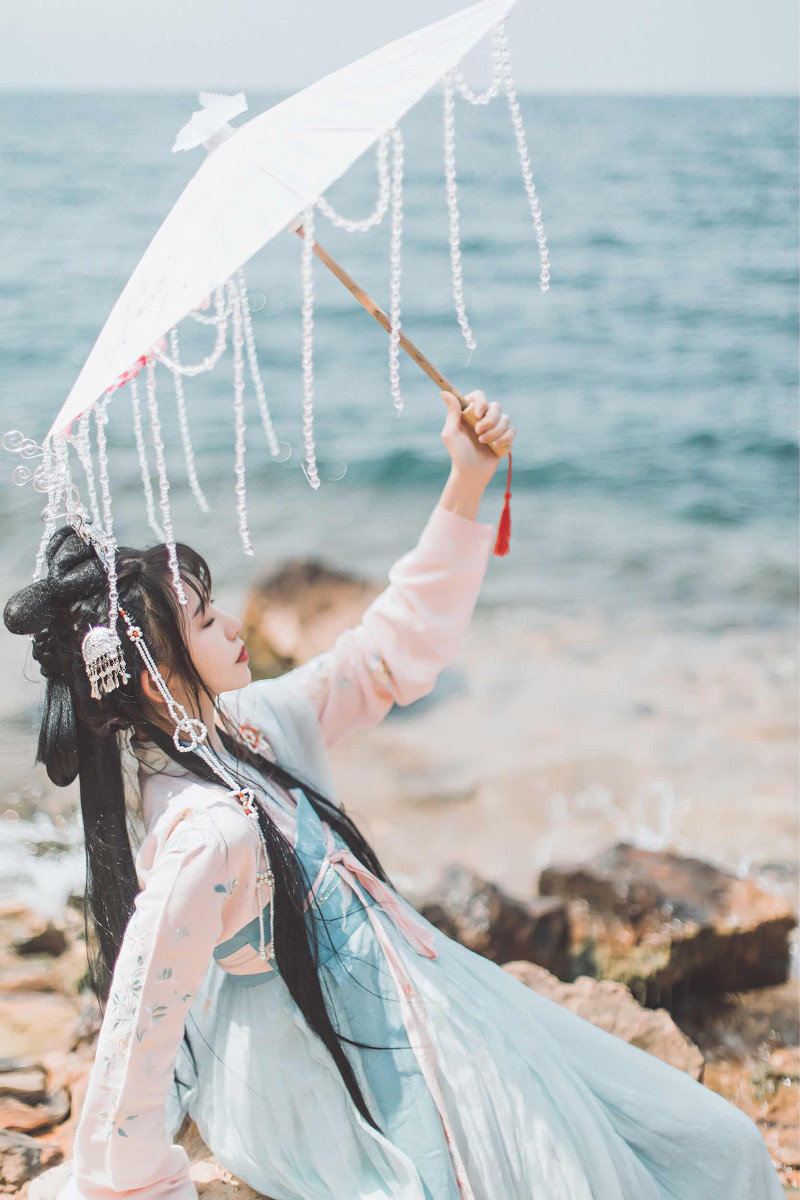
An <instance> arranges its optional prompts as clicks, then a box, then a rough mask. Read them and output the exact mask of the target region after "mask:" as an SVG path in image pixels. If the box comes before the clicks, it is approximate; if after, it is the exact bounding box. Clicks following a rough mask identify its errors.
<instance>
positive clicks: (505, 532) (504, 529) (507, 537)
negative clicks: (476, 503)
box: [494, 450, 511, 557]
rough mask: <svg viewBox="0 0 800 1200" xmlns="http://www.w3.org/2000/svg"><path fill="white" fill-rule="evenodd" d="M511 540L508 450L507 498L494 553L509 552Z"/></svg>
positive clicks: (509, 457)
mask: <svg viewBox="0 0 800 1200" xmlns="http://www.w3.org/2000/svg"><path fill="white" fill-rule="evenodd" d="M510 542H511V451H510V450H509V452H508V479H507V480H506V499H505V504H504V505H503V511H502V512H501V514H500V522H499V524H498V526H497V539H496V541H495V543H494V553H495V554H496V555H497V556H498V557H502V556H503V555H504V554H508V548H509V545H510Z"/></svg>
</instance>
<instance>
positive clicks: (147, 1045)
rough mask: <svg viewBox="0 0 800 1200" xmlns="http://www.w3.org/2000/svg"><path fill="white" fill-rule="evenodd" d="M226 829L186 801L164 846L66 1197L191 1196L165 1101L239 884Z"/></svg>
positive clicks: (142, 907)
mask: <svg viewBox="0 0 800 1200" xmlns="http://www.w3.org/2000/svg"><path fill="white" fill-rule="evenodd" d="M228 874H229V869H228V856H227V851H226V846H225V842H224V840H223V837H222V835H221V834H220V833H219V832H218V831H217V829H216V826H215V824H214V821H213V819H212V818H211V817H210V815H209V814H208V813H204V812H201V811H195V810H193V809H187V810H185V812H184V813H183V815H182V817H181V818H180V819H179V820H178V822H177V823H176V824H175V825H174V827H173V828H172V829H171V831H170V832H169V833H168V834H167V835H166V837H165V840H164V841H163V843H162V844H161V845H160V846H159V847H158V849H157V851H156V854H155V857H154V860H153V865H152V867H151V869H150V871H149V873H148V875H147V878H146V883H145V886H144V888H143V889H142V891H141V892H139V894H138V895H137V897H136V901H135V907H134V911H133V914H132V916H131V919H130V921H129V923H128V927H127V929H126V931H125V935H124V938H123V941H122V946H121V949H120V953H119V956H118V958H117V962H116V966H115V968H114V974H113V978H112V982H111V989H110V992H109V998H108V1003H107V1005H106V1010H105V1014H104V1017H103V1023H102V1026H101V1029H100V1034H99V1038H98V1043H97V1051H96V1055H95V1060H94V1063H93V1065H92V1069H91V1072H90V1076H89V1083H88V1088H87V1092H86V1097H85V1100H84V1104H83V1109H82V1111H81V1115H80V1120H79V1122H78V1127H77V1130H76V1135H75V1144H74V1151H73V1176H72V1180H71V1182H70V1184H69V1185H68V1187H67V1188H66V1189H65V1190H64V1191H62V1193H61V1195H60V1197H59V1200H113V1198H115V1197H117V1196H119V1195H122V1194H124V1195H125V1196H126V1198H128V1200H130V1198H133V1197H135V1198H136V1200H157V1198H158V1200H161V1198H163V1197H167V1196H169V1200H195V1197H196V1196H197V1189H196V1187H195V1185H194V1183H193V1181H192V1179H191V1177H190V1174H189V1159H188V1156H187V1154H186V1151H185V1150H184V1149H183V1147H182V1146H177V1145H173V1144H172V1138H171V1137H170V1135H169V1133H168V1132H167V1101H168V1096H169V1092H170V1088H171V1085H172V1079H173V1071H174V1067H175V1060H176V1057H177V1053H178V1049H179V1046H180V1042H181V1039H182V1037H183V1027H184V1020H185V1017H186V1013H187V1010H188V1008H189V1006H190V1004H191V1002H192V1000H193V999H194V997H195V994H196V993H197V991H198V989H199V988H200V985H201V984H202V981H203V978H204V976H205V973H206V970H207V967H208V964H209V962H210V960H211V956H212V951H213V949H214V946H215V945H216V943H217V942H218V941H219V937H220V933H221V929H222V909H223V905H224V903H225V900H226V897H227V896H228V894H229V893H230V891H231V890H232V889H233V887H234V886H235V882H236V881H235V880H232V879H229V878H228Z"/></svg>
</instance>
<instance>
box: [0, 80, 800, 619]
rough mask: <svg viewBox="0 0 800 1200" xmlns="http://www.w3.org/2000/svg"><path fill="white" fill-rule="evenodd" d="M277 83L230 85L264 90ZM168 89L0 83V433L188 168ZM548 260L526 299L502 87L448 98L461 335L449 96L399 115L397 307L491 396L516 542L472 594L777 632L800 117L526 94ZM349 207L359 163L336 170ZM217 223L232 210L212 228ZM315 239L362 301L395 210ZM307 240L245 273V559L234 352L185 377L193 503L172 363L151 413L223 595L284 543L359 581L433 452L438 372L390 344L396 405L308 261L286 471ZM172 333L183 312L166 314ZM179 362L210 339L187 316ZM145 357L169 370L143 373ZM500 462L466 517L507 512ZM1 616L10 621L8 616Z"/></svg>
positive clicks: (11, 519) (81, 337)
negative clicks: (264, 399)
mask: <svg viewBox="0 0 800 1200" xmlns="http://www.w3.org/2000/svg"><path fill="white" fill-rule="evenodd" d="M278 98H279V97H276V96H270V95H261V96H257V95H250V97H249V101H250V111H251V112H253V113H254V112H258V111H261V110H262V109H264V108H266V107H267V106H268V105H269V104H270V103H273V102H274V101H275V100H276V99H278ZM194 104H195V101H194V98H193V97H192V96H189V95H186V96H183V95H135V96H134V95H91V96H90V95H85V96H80V95H70V96H55V95H53V96H47V95H45V96H27V95H26V96H21V95H9V94H7V95H4V96H2V97H0V147H1V148H2V149H0V212H1V213H2V230H3V233H2V246H3V252H2V255H0V305H1V306H2V321H0V356H1V357H2V364H3V370H2V374H1V375H0V389H2V390H1V392H0V412H1V413H2V430H3V431H5V430H8V429H12V428H18V429H21V430H22V431H23V432H24V433H25V434H26V435H28V436H30V437H33V438H35V439H37V440H41V438H42V436H43V435H44V433H45V432H46V430H47V428H48V427H49V424H50V421H51V420H52V418H53V417H54V415H55V413H56V412H57V410H58V409H59V408H60V406H61V404H62V402H63V400H64V398H65V396H66V394H67V392H68V391H69V389H70V387H71V385H72V383H73V382H74V379H75V377H76V376H77V374H78V371H79V369H80V367H81V366H82V364H83V362H84V360H85V358H86V355H87V354H88V352H89V350H90V348H91V346H92V344H93V341H94V339H95V338H96V336H97V334H98V333H99V330H100V328H101V326H102V324H103V322H104V320H105V318H106V316H107V314H108V312H109V310H110V308H111V306H112V304H113V302H114V300H115V299H116V297H117V295H118V294H119V292H120V290H121V288H122V286H123V285H124V283H125V281H126V280H127V278H128V276H129V274H130V272H131V271H132V269H133V268H134V266H135V264H136V262H137V261H138V258H139V256H140V255H141V253H142V252H143V251H144V249H145V247H146V245H147V244H148V242H149V240H150V238H151V236H152V235H153V233H154V232H155V230H156V229H157V227H158V225H159V224H160V222H161V220H162V219H163V217H164V216H165V215H166V213H167V211H168V210H169V208H170V206H171V204H172V203H173V202H174V200H175V199H176V198H177V196H178V195H179V193H180V191H181V190H182V188H183V187H184V185H185V184H186V182H187V181H188V179H189V178H190V177H191V175H192V173H193V172H194V170H196V168H197V166H198V165H199V163H200V162H201V154H202V152H201V151H195V152H193V153H189V154H181V155H173V154H171V153H170V146H171V144H172V140H173V137H174V134H175V132H176V130H177V128H178V127H179V126H180V125H181V124H182V123H183V121H184V120H185V119H186V118H187V116H188V114H189V112H190V111H191V109H192V108H193V106H194ZM522 104H523V115H524V118H525V123H526V128H527V132H528V139H529V146H530V152H531V158H532V162H533V168H534V178H535V181H536V185H537V190H538V193H539V197H540V201H541V206H542V213H543V219H544V224H545V230H546V233H547V236H548V242H549V247H550V258H551V264H552V274H551V287H550V291H549V292H548V293H547V294H543V293H541V292H540V290H539V287H538V258H537V254H536V243H535V238H534V235H533V228H532V222H531V219H530V214H529V212H528V208H527V204H526V200H525V195H524V191H523V188H522V183H521V179H520V173H519V166H518V161H517V158H516V154H515V149H514V143H513V136H512V130H511V125H510V121H509V116H508V110H507V108H506V107H505V106H504V103H503V102H502V101H501V100H498V101H495V103H494V104H493V105H490V106H489V107H488V108H485V109H484V108H481V109H475V108H471V107H468V106H467V105H465V104H463V103H461V102H459V105H458V108H457V160H458V164H459V189H460V200H461V226H462V235H463V241H462V248H463V271H464V289H465V295H466V301H467V310H468V313H469V317H470V320H471V323H472V326H473V329H474V331H475V334H476V337H477V341H478V348H477V350H476V351H475V352H474V353H473V354H472V356H471V360H470V361H469V362H467V358H468V355H467V351H466V349H465V347H464V343H463V341H462V339H461V336H460V333H459V330H458V325H457V323H456V319H455V313H454V309H453V303H452V296H451V291H450V277H449V263H448V249H447V210H446V206H445V193H444V182H443V168H442V130H441V99H440V97H438V96H435V95H432V96H430V97H428V98H426V100H425V101H423V102H422V104H420V105H419V106H418V107H417V108H416V109H415V110H414V111H413V112H412V113H411V114H409V116H408V117H407V118H406V119H405V120H404V122H403V126H402V128H403V132H404V135H405V142H406V174H405V212H404V234H405V236H404V255H403V322H404V327H405V329H406V330H407V332H408V333H409V334H410V336H411V337H412V338H413V339H414V340H416V341H417V343H418V344H419V345H420V347H421V348H422V349H423V350H424V351H425V352H426V353H427V354H428V355H429V357H431V358H432V359H433V360H434V361H435V362H436V363H437V364H438V365H439V366H440V368H441V369H442V370H443V371H444V372H445V374H446V375H448V376H449V377H450V378H451V379H452V380H453V382H454V383H455V384H456V385H457V386H458V387H460V388H461V389H462V390H463V391H469V390H471V389H472V388H476V387H480V388H482V389H483V390H484V391H485V392H486V394H487V396H488V397H489V398H491V399H497V400H499V401H500V402H501V403H502V405H503V406H504V408H505V409H506V410H507V411H508V413H509V414H510V416H511V419H512V422H513V424H514V425H515V426H516V427H517V429H518V431H519V432H518V437H517V440H516V443H515V447H514V474H513V500H512V515H513V536H512V551H511V554H510V556H509V557H507V558H505V559H493V560H492V562H491V563H490V567H489V571H488V573H487V578H486V583H485V587H484V591H483V593H482V603H483V604H486V605H509V606H513V607H524V606H531V607H533V608H538V609H542V610H545V611H548V612H552V611H559V612H573V611H574V612H578V611H583V610H586V609H587V608H590V609H591V610H592V611H594V612H597V613H601V614H602V613H607V614H613V615H614V616H616V617H618V618H619V617H620V616H621V617H622V618H623V619H624V616H625V614H626V613H630V612H634V611H639V610H644V609H647V610H658V611H660V612H661V613H662V614H663V615H664V616H665V617H667V619H668V620H669V621H671V622H673V623H677V624H680V625H683V626H691V627H695V628H702V629H706V630H709V631H713V630H719V629H723V628H726V627H730V626H740V625H741V626H747V625H759V626H765V625H767V626H769V625H785V624H787V623H791V622H792V621H793V620H794V619H795V615H796V604H797V541H796V531H797V508H798V456H797V452H798V429H797V417H798V414H797V388H798V378H797V366H798V357H797V352H798V340H797V339H798V277H797V258H798V235H797V201H798V196H797V190H798V189H797V178H798V170H797V167H798V129H797V109H796V104H795V102H794V101H793V100H792V99H790V98H786V99H781V98H769V99H768V98H726V97H703V98H699V97H659V98H645V97H603V98H597V97H536V96H527V97H524V98H523V101H522ZM329 195H330V198H331V200H332V201H333V202H334V203H335V204H337V206H338V207H339V208H340V209H341V210H343V211H345V212H346V213H348V214H353V215H362V214H364V213H366V212H367V211H369V210H370V209H371V207H372V204H373V201H374V195H375V169H374V157H373V156H372V155H371V154H368V155H366V156H365V157H364V158H363V159H362V160H360V161H359V162H358V163H357V164H356V165H355V166H354V167H353V169H352V170H351V171H350V172H349V174H348V175H347V176H346V177H345V178H344V179H343V180H342V181H340V182H339V183H337V184H336V185H335V187H334V188H333V189H332V190H331V192H330V194H329ZM223 219H224V218H223ZM317 232H318V236H319V238H320V240H321V241H323V243H324V244H325V245H327V246H328V247H329V248H330V249H331V250H332V252H333V253H334V254H335V255H337V256H338V257H339V258H340V259H341V261H342V262H343V263H344V264H345V265H346V266H347V268H348V269H349V270H350V271H351V273H352V274H353V275H354V276H355V277H356V278H357V279H358V280H359V281H361V282H363V284H364V285H365V286H366V287H367V288H368V290H370V291H371V292H372V294H373V295H374V296H375V298H376V299H377V300H378V301H379V302H381V303H383V304H384V305H386V304H387V302H388V222H385V223H384V225H383V226H382V227H381V228H379V229H378V230H376V231H372V232H371V233H370V234H367V235H348V234H345V233H343V232H342V231H340V230H338V229H334V228H332V227H330V226H329V225H328V223H327V222H326V221H325V220H324V219H323V218H322V217H321V216H320V217H319V219H318V227H317ZM299 251H300V241H299V239H297V238H295V237H292V236H290V235H288V234H287V235H283V236H281V237H279V238H278V239H276V240H275V241H273V242H272V243H271V244H270V245H269V246H267V247H266V248H265V249H264V250H262V251H261V252H260V253H259V254H258V255H256V256H255V258H254V259H253V260H251V262H250V264H249V265H248V267H247V275H248V281H249V286H250V290H251V295H252V298H253V304H254V307H255V309H256V311H255V313H254V325H255V330H256V338H257V342H258V347H259V353H260V358H261V365H262V373H263V377H264V380H265V384H266V388H267V393H268V396H269V400H270V404H271V407H272V411H273V416H274V420H275V425H276V428H277V431H278V436H279V437H280V439H281V440H282V441H285V442H288V443H290V444H291V446H292V447H293V452H292V455H291V457H290V458H289V460H288V462H286V463H283V464H279V463H275V462H273V461H272V460H271V459H270V456H269V452H268V449H267V445H266V442H265V439H264V437H263V433H262V432H261V429H260V426H259V423H258V414H257V409H256V405H255V399H254V397H253V395H252V392H248V395H247V404H248V411H247V420H248V424H249V427H250V430H251V432H250V437H249V441H248V447H249V448H248V456H247V467H248V496H249V505H250V528H251V534H252V538H253V544H254V547H255V555H254V556H253V557H252V558H250V557H247V556H246V555H244V554H243V552H242V549H241V545H240V543H239V540H238V533H237V521H236V511H235V492H234V484H235V476H234V472H233V437H234V433H233V419H232V411H231V398H232V396H231V393H232V389H231V378H232V376H231V363H230V357H229V355H228V356H226V358H225V359H224V360H223V362H222V363H221V364H220V366H219V367H218V368H217V370H216V371H215V372H214V373H213V375H210V376H205V377H200V378H199V379H195V380H189V381H187V383H186V394H187V403H188V407H189V414H190V422H191V428H192V435H193V439H194V443H195V448H196V454H197V465H198V472H199V475H200V479H201V483H202V485H203V487H204V489H205V491H206V494H207V497H208V499H209V502H210V503H211V508H212V512H211V515H210V516H208V517H205V516H203V515H202V514H201V513H199V512H198V510H197V508H196V506H195V505H194V501H193V499H192V497H191V494H190V491H189V488H188V486H187V483H186V478H185V472H184V469H183V463H182V458H181V455H180V451H179V442H178V429H177V422H176V421H175V417H174V405H173V403H172V399H171V386H170V379H169V377H168V375H167V374H166V372H163V374H162V375H161V393H160V394H161V400H162V420H163V422H164V438H165V442H166V445H167V454H168V459H169V461H170V464H171V466H170V475H171V480H172V491H171V496H172V499H173V502H174V514H175V527H176V532H177V536H178V537H179V538H180V539H181V540H184V541H189V542H191V543H192V544H194V545H196V546H197V548H198V549H200V550H201V551H202V552H203V553H205V554H206V555H207V557H208V559H209V561H210V563H211V566H212V571H213V572H214V574H215V576H216V578H217V579H218V580H219V585H218V589H217V590H218V594H220V595H221V596H223V597H230V598H231V599H232V600H233V602H240V601H241V597H242V596H243V594H244V590H245V589H246V587H247V584H248V583H249V582H250V581H251V580H252V579H253V578H254V577H255V576H257V575H258V574H260V573H262V572H265V571H268V570H270V569H272V568H273V567H274V566H275V565H276V564H277V563H278V562H279V561H280V560H282V559H284V558H286V557H289V556H296V555H300V556H304V555H315V556H318V557H321V558H322V559H323V560H324V561H326V562H327V563H329V564H330V565H332V566H337V567H344V568H350V569H352V570H356V571H360V572H364V573H367V574H374V575H377V576H381V575H382V574H383V573H384V572H385V570H386V569H387V568H388V566H389V565H390V564H391V562H392V561H393V560H394V559H395V558H396V557H398V556H399V555H400V554H401V553H403V552H404V551H405V550H406V549H408V548H409V547H410V546H411V545H412V544H413V542H414V541H415V539H416V536H417V534H418V532H419V529H420V528H421V525H422V524H423V522H424V520H425V518H426V516H427V514H428V512H429V511H430V508H431V507H432V506H433V504H434V503H435V502H436V499H437V497H438V494H439V491H440V489H441V487H442V486H443V484H444V482H445V479H446V475H447V468H448V465H449V462H448V459H447V455H446V451H445V449H444V446H443V444H442V443H441V441H440V438H439V432H440V429H441V425H442V422H443V420H444V415H445V410H444V405H443V403H442V400H441V398H440V396H439V393H438V391H437V389H436V388H435V387H434V386H433V385H432V384H431V383H430V382H429V381H428V379H427V378H426V377H425V376H424V375H422V373H421V372H420V371H419V369H418V368H417V367H416V366H415V365H414V364H413V363H412V362H411V361H410V360H408V359H406V358H405V356H401V357H402V361H401V378H402V383H403V389H404V396H405V401H406V409H405V412H404V414H403V415H402V417H400V418H399V419H398V417H397V416H396V414H395V411H394V408H393V406H392V402H391V397H390V395H389V390H388V372H387V338H386V335H385V333H384V332H383V331H382V330H381V329H380V328H379V326H378V325H377V324H376V323H375V322H374V321H373V320H372V319H371V318H370V317H369V316H368V315H367V314H366V313H365V312H364V311H363V310H362V309H361V308H360V307H359V306H358V305H357V304H356V303H355V301H354V300H353V299H352V298H351V297H350V295H349V294H348V293H347V292H346V291H345V290H344V289H343V288H342V286H341V285H340V284H339V283H338V282H337V281H336V280H335V279H333V278H332V277H330V276H328V275H327V273H326V272H325V270H324V268H323V267H322V266H321V264H315V288H316V296H317V308H316V327H315V329H316V346H315V368H316V426H315V428H316V435H317V445H318V452H319V463H320V473H321V477H322V480H323V483H322V487H321V488H320V489H319V490H318V491H317V492H314V491H313V490H312V489H311V488H310V486H309V484H308V482H307V480H306V477H305V475H304V473H303V471H302V469H301V466H300V463H301V460H302V439H301V408H300V405H301V375H300V316H299V305H300V273H299ZM187 324H190V323H188V322H187ZM186 347H187V349H186V353H187V356H188V355H189V354H196V355H197V356H198V357H200V356H202V355H203V354H204V353H206V352H207V348H208V331H207V330H204V329H202V328H200V327H195V328H194V330H193V331H190V333H189V334H188V335H187V337H186ZM159 372H160V373H161V369H160V368H159ZM110 418H111V419H110V426H109V443H110V448H111V456H112V481H113V484H114V500H115V512H116V529H117V534H118V537H119V539H120V540H121V541H123V542H127V543H133V544H137V543H142V542H145V541H147V542H149V541H152V540H153V535H152V534H151V532H150V530H149V529H148V527H147V525H146V522H145V514H144V505H143V500H142V495H141V489H140V486H139V482H138V464H137V461H136V457H135V454H134V453H133V439H132V433H131V424H130V408H129V401H128V397H127V392H126V391H120V392H117V393H116V395H115V398H114V401H113V402H112V405H111V408H110ZM18 461H19V460H18V459H17V457H16V456H15V455H12V454H6V453H0V522H2V525H1V526H0V527H1V528H2V536H3V548H4V554H3V556H2V565H1V566H0V584H1V585H2V586H3V589H4V595H7V594H8V592H9V591H10V590H12V589H13V588H15V587H19V586H21V585H22V584H23V583H25V582H27V580H28V579H29V578H30V574H31V572H32V570H33V562H34V557H35V547H36V544H37V542H38V536H39V530H40V524H39V520H38V517H39V512H40V510H41V503H42V502H41V497H39V496H38V495H36V494H34V493H33V492H32V491H31V489H30V488H29V487H28V488H23V489H20V488H15V487H14V486H13V484H12V482H11V472H12V470H13V468H14V466H16V465H17V462H18ZM504 483H505V463H503V464H501V466H500V468H499V470H498V472H497V475H496V476H495V478H494V480H493V481H492V483H491V484H490V487H489V489H488V491H487V494H486V496H485V498H484V501H483V503H482V508H481V513H480V518H481V519H482V520H484V521H489V522H492V523H494V522H495V521H496V520H497V518H498V516H499V513H500V509H501V505H502V493H503V487H504ZM0 637H2V638H6V639H7V638H8V635H7V634H6V633H5V630H2V631H0Z"/></svg>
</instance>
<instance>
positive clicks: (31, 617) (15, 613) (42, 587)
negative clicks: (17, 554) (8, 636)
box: [3, 579, 53, 633]
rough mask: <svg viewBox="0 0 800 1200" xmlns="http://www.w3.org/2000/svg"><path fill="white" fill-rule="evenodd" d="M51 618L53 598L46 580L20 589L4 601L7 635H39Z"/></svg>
mask: <svg viewBox="0 0 800 1200" xmlns="http://www.w3.org/2000/svg"><path fill="white" fill-rule="evenodd" d="M52 616H53V597H52V593H51V591H50V584H49V581H48V580H47V579H38V580H37V581H36V582H35V583H29V584H28V586H27V587H24V588H20V590H19V591H18V592H15V593H14V595H13V596H10V597H9V599H8V600H7V601H6V606H5V608H4V609H3V621H4V622H5V626H6V629H7V630H8V631H9V633H41V631H42V630H43V629H44V628H45V627H46V626H47V624H48V622H49V621H50V620H51V618H52Z"/></svg>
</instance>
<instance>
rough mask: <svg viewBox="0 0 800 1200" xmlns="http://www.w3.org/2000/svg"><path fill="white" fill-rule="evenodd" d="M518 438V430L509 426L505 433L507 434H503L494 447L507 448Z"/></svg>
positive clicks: (494, 443)
mask: <svg viewBox="0 0 800 1200" xmlns="http://www.w3.org/2000/svg"><path fill="white" fill-rule="evenodd" d="M516 436H517V431H516V429H515V428H514V426H513V425H509V427H508V429H507V430H506V431H505V433H503V434H501V435H500V437H499V438H498V439H497V441H496V442H493V443H492V445H494V446H503V447H504V448H505V447H506V446H510V445H511V443H512V442H513V441H514V438H515V437H516Z"/></svg>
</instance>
